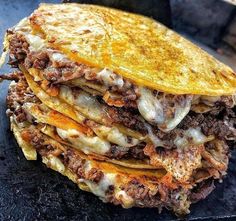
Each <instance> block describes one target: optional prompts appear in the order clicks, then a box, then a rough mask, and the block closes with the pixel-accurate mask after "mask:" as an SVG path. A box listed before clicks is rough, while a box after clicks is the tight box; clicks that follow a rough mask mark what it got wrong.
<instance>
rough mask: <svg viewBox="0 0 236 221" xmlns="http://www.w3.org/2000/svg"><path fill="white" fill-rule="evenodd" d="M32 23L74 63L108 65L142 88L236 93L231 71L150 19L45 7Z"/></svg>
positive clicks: (70, 7)
mask: <svg viewBox="0 0 236 221" xmlns="http://www.w3.org/2000/svg"><path fill="white" fill-rule="evenodd" d="M30 22H31V25H32V27H33V29H34V30H35V31H40V32H42V33H44V35H45V38H46V39H47V41H48V42H49V43H50V44H51V46H53V47H55V48H57V49H59V50H61V51H63V52H64V53H65V54H67V55H69V57H70V58H71V59H72V60H76V61H80V62H83V63H85V64H89V65H93V66H98V67H101V68H104V67H108V68H110V69H111V70H113V71H115V72H116V73H118V74H120V75H122V76H124V77H126V78H128V79H130V80H132V81H133V82H135V83H137V84H139V85H143V86H147V87H150V88H153V89H156V90H161V91H165V92H169V93H173V94H202V95H214V96H215V95H228V94H233V93H235V91H236V75H235V73H234V72H233V70H232V69H230V68H229V67H227V66H226V65H224V64H222V63H220V62H219V61H217V60H216V59H214V58H213V57H211V56H210V55H208V54H207V53H206V52H204V51H203V50H201V49H200V48H198V47H197V46H195V45H194V44H192V43H190V42H189V41H187V40H185V39H184V38H183V37H181V36H179V35H178V34H176V33H175V32H173V31H171V30H169V29H167V28H166V27H165V26H163V25H161V24H159V23H158V22H155V21H154V20H152V19H149V18H146V17H143V16H139V15H135V14H130V13H126V12H122V11H119V10H115V9H109V8H104V7H100V6H93V5H81V4H58V5H53V4H41V5H40V7H39V9H37V10H36V11H35V12H34V13H33V14H32V16H31V17H30ZM85 39H86V40H85Z"/></svg>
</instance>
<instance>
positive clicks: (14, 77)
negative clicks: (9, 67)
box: [0, 71, 21, 82]
mask: <svg viewBox="0 0 236 221" xmlns="http://www.w3.org/2000/svg"><path fill="white" fill-rule="evenodd" d="M20 75H21V72H19V71H15V72H12V73H9V74H1V75H0V82H1V81H2V80H9V81H18V80H19V79H20Z"/></svg>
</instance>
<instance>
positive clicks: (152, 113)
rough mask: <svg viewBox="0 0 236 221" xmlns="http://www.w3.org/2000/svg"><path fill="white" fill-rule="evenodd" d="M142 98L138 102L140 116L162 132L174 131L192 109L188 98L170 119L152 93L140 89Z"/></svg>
mask: <svg viewBox="0 0 236 221" xmlns="http://www.w3.org/2000/svg"><path fill="white" fill-rule="evenodd" d="M139 92H140V98H139V99H138V101H137V104H138V109H139V112H140V114H141V115H142V116H143V118H144V119H145V120H147V121H148V122H150V123H154V124H157V126H158V127H159V129H160V130H162V131H165V132H168V131H170V130H173V129H174V128H175V127H176V126H177V125H178V124H179V123H180V122H181V121H182V119H183V118H184V117H185V116H186V115H187V114H188V112H189V111H190V108H191V99H188V98H186V100H185V101H184V104H183V105H178V104H176V107H175V112H174V116H173V117H172V118H170V119H168V118H167V116H165V112H164V106H163V105H162V103H161V101H160V100H158V98H157V97H156V96H154V95H153V93H152V91H151V90H149V89H147V88H144V87H140V88H139Z"/></svg>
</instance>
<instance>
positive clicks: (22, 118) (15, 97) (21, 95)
mask: <svg viewBox="0 0 236 221" xmlns="http://www.w3.org/2000/svg"><path fill="white" fill-rule="evenodd" d="M6 76H7V77H3V78H4V79H8V80H16V81H18V82H17V83H16V84H15V85H13V86H11V87H10V88H9V92H8V95H7V105H8V111H7V113H8V115H9V116H14V120H15V121H16V122H17V123H25V122H29V123H33V124H35V125H36V124H37V122H36V121H35V119H34V118H33V117H31V116H30V113H27V112H26V110H24V108H23V107H22V106H23V104H24V103H27V102H30V103H41V101H40V100H39V99H38V98H37V97H36V96H35V95H34V94H33V92H32V91H31V90H30V88H29V86H28V84H27V82H26V81H25V78H24V76H23V74H22V73H21V72H18V73H17V75H16V73H13V74H9V75H6ZM144 147H145V143H139V144H137V145H136V146H134V147H132V148H129V149H128V150H127V149H124V148H120V147H118V146H117V145H115V144H112V145H111V149H110V151H109V152H107V153H106V156H108V157H110V158H114V159H130V158H135V159H140V160H143V159H145V158H147V157H146V156H145V155H144V152H143V149H144Z"/></svg>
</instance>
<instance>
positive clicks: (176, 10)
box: [0, 0, 236, 221]
mask: <svg viewBox="0 0 236 221" xmlns="http://www.w3.org/2000/svg"><path fill="white" fill-rule="evenodd" d="M44 2H60V1H44ZM81 2H82V1H81ZM86 2H90V3H91V2H93V3H94V2H95V3H98V1H86ZM99 2H100V3H101V2H103V4H109V5H110V4H112V5H114V6H115V7H119V8H123V9H126V10H129V11H135V12H139V13H143V14H145V15H148V16H152V17H154V18H155V19H158V20H160V21H162V22H163V23H165V24H166V25H168V26H171V27H173V28H174V29H175V30H177V31H178V32H180V33H182V34H184V35H187V37H189V38H190V39H194V41H197V42H198V43H200V42H201V43H200V44H201V46H202V47H204V48H205V49H206V50H208V51H210V52H211V53H213V54H214V56H217V57H219V58H220V59H223V60H224V61H228V60H227V58H226V57H225V56H224V55H223V56H222V55H219V54H217V53H216V52H215V51H214V50H213V49H218V48H219V47H220V46H221V45H222V42H223V38H224V36H226V35H227V30H228V27H229V25H230V24H231V20H232V18H231V17H232V16H233V15H234V10H235V9H234V7H233V6H232V5H228V4H227V5H225V3H222V2H221V1H218V3H219V2H221V3H220V4H221V5H220V6H221V7H219V6H218V7H216V8H217V10H218V11H219V10H220V8H222V10H223V11H224V14H223V15H224V16H223V17H224V19H225V20H224V19H223V20H224V21H223V20H221V22H220V21H219V18H217V22H215V23H214V21H213V17H212V16H211V14H209V15H207V18H208V19H207V18H204V19H205V20H208V22H207V25H206V24H205V23H204V22H200V21H196V22H195V24H190V23H191V22H189V19H187V18H189V17H194V16H196V17H198V16H200V15H199V14H198V15H196V13H194V11H192V13H193V14H191V13H190V14H189V10H193V9H194V6H193V5H194V2H195V3H196V2H198V3H199V2H201V3H202V4H203V5H204V4H206V2H207V1H186V0H185V1H172V2H171V4H169V3H168V1H166V0H162V1H137V0H134V1H133V0H130V1H125V0H124V1H99ZM127 2H129V4H128V5H127ZM189 2H190V3H189ZM208 2H212V3H213V1H211V0H210V1H208ZM215 2H216V1H215ZM39 3H40V1H37V0H35V1H31V0H25V1H14V0H0V41H2V38H3V35H4V32H5V31H6V29H7V28H8V27H11V26H13V25H14V24H16V23H17V22H18V21H19V20H20V19H22V18H23V17H25V16H28V15H29V14H30V13H31V12H32V11H33V10H34V9H35V8H37V6H38V4H39ZM181 3H184V4H182V6H181ZM187 3H189V4H193V5H192V7H190V5H187ZM178 4H179V5H178ZM195 6H196V5H195ZM199 6H200V4H199ZM208 6H209V5H208ZM201 7H202V8H204V6H201ZM186 8H187V11H186ZM202 8H201V10H203V9H202ZM170 9H171V10H172V19H171V17H170V15H171V14H170ZM206 9H208V10H209V8H206ZM212 10H213V12H214V10H215V12H216V11H217V10H216V9H214V8H213V9H212ZM225 10H228V12H229V11H230V16H231V17H230V16H228V14H225V12H226V11H225ZM231 10H232V11H231ZM195 12H196V9H195ZM218 13H220V12H218ZM202 14H203V17H206V13H202ZM213 14H214V13H213ZM225 17H227V19H226V18H225ZM210 19H212V20H211V22H210ZM195 20H196V19H195ZM198 23H201V24H198ZM204 24H205V30H206V29H207V28H208V29H209V30H210V31H211V33H210V34H209V39H207V38H204V37H203V36H205V35H206V33H205V32H204V30H203V29H204V27H202V28H201V27H200V26H201V25H203V26H204ZM212 25H213V26H212ZM212 27H213V28H212ZM214 27H215V28H214ZM226 27H227V28H226ZM194 30H195V31H194ZM204 44H205V45H208V46H210V47H211V48H209V47H206V46H205V45H204ZM225 59H226V60H225ZM229 63H230V62H229ZM9 70H10V69H9V67H7V66H6V65H5V66H4V67H3V68H2V69H1V70H0V73H7V72H8V71H9ZM7 87H8V83H7V82H4V83H2V84H0V220H1V221H2V220H3V221H4V220H27V221H28V220H85V221H87V220H107V221H109V220H115V221H116V220H117V221H122V220H137V221H139V220H140V221H141V220H144V221H145V220H147V221H152V220H163V221H165V220H176V218H175V216H174V215H172V214H171V213H170V212H168V211H166V210H165V211H164V212H163V213H162V214H161V215H159V214H158V211H157V210H156V209H138V208H133V209H122V208H121V207H120V206H113V205H111V204H104V203H102V202H101V201H100V200H99V199H98V198H97V197H95V196H93V195H92V194H90V193H86V192H83V191H81V190H79V188H78V187H77V186H76V185H75V184H74V183H72V182H71V181H69V180H68V179H67V178H66V177H63V176H61V175H60V174H58V173H57V172H54V171H52V170H50V169H47V168H46V167H45V166H44V165H43V164H42V163H41V162H40V160H38V161H27V160H26V159H25V158H24V156H23V154H22V152H21V150H20V148H18V147H17V144H16V141H15V139H14V137H13V135H12V133H11V132H10V129H9V122H8V119H7V118H6V115H5V111H6V107H5V97H6V93H7ZM235 163H236V156H235V154H234V157H233V158H232V159H231V163H230V167H229V173H228V176H227V177H226V178H225V179H224V182H223V183H221V184H217V188H216V190H215V191H214V192H213V193H212V194H211V195H210V196H209V197H208V198H207V199H205V200H203V201H201V202H199V203H197V204H195V205H193V206H192V207H191V214H190V215H189V216H188V217H187V218H186V219H188V220H213V219H214V220H216V219H218V220H219V219H220V220H221V219H225V220H236V177H235V174H236V169H235V166H234V165H235Z"/></svg>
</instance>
